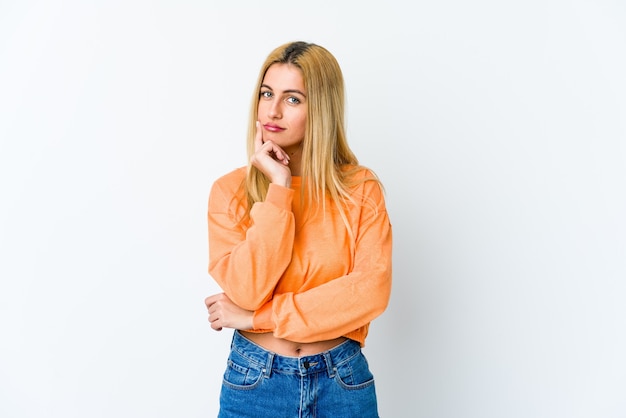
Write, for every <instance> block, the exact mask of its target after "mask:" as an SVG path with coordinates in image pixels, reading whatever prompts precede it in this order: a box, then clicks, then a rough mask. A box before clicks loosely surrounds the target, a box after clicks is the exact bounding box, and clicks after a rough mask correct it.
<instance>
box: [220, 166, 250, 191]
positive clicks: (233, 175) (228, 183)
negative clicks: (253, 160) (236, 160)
mask: <svg viewBox="0 0 626 418" xmlns="http://www.w3.org/2000/svg"><path fill="white" fill-rule="evenodd" d="M246 172H247V167H245V166H244V167H239V168H236V169H234V170H233V171H231V172H229V173H226V174H224V175H223V176H221V177H219V178H218V179H217V180H215V182H213V188H220V189H236V188H239V186H240V185H241V182H242V181H244V179H245V178H246Z"/></svg>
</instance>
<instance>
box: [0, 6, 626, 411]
mask: <svg viewBox="0 0 626 418" xmlns="http://www.w3.org/2000/svg"><path fill="white" fill-rule="evenodd" d="M226 3H227V2H213V1H181V2H164V1H161V2H148V1H111V2H98V3H96V2H79V1H57V2H45V1H19V2H18V1H13V2H11V1H4V2H1V3H0V140H1V143H0V144H1V145H0V196H1V197H0V199H1V202H2V203H1V205H0V211H1V212H0V214H1V215H0V257H1V259H0V278H1V281H0V416H2V417H35V416H37V417H55V418H56V417H63V418H68V417H80V418H83V417H94V418H97V417H147V416H150V417H207V416H215V415H216V411H217V397H218V392H219V386H220V382H221V374H222V371H223V367H224V362H225V358H226V354H227V351H228V343H229V338H230V333H229V332H228V331H225V332H223V333H221V334H219V333H214V332H212V331H211V330H210V328H209V326H208V325H207V323H206V314H205V309H204V306H203V298H204V297H205V296H207V295H209V294H211V293H214V292H216V291H217V290H218V289H217V287H216V286H215V285H214V284H213V283H212V280H211V278H210V277H209V276H208V274H207V273H206V263H207V254H206V253H207V243H206V220H205V211H206V200H207V196H208V191H209V187H210V185H211V183H212V181H213V180H215V179H216V178H217V177H218V176H219V175H221V174H223V173H225V172H227V171H229V170H231V169H232V168H234V167H236V166H239V165H243V164H245V150H244V138H243V136H244V132H245V123H246V116H247V110H248V104H249V99H250V97H251V94H252V91H251V88H252V86H253V84H254V80H255V77H256V74H257V71H258V68H259V66H260V64H261V62H262V60H263V59H264V57H265V56H266V54H267V53H268V52H269V51H270V50H271V49H272V48H274V47H275V46H277V45H279V44H282V43H283V42H287V41H291V40H298V39H302V40H306V41H312V42H315V43H319V44H321V45H323V46H326V47H327V48H328V49H329V50H331V51H332V52H333V53H334V54H335V55H336V57H337V58H338V60H339V61H340V63H341V65H342V67H343V69H344V72H345V77H346V81H347V88H348V109H349V115H348V122H349V133H350V141H351V145H352V147H353V148H354V150H355V151H356V152H357V154H358V156H359V157H360V159H361V161H362V163H364V164H366V165H368V166H370V167H371V168H373V169H374V170H375V171H376V172H378V174H379V175H380V177H381V178H382V180H383V181H384V183H385V185H386V188H387V192H388V206H389V211H390V213H391V216H392V222H393V224H394V231H395V253H394V272H395V274H394V293H393V297H392V301H391V305H390V307H389V310H388V311H387V312H386V313H385V314H384V315H383V316H382V317H381V318H380V319H378V320H376V321H375V322H374V323H373V325H372V328H371V334H370V338H369V339H368V346H367V347H366V354H367V355H368V357H369V359H370V363H371V366H372V369H373V370H374V372H375V374H376V376H377V381H378V383H377V385H378V386H377V387H378V392H379V402H380V412H381V415H382V416H385V417H425V418H448V417H449V418H457V417H463V418H470V417H472V418H473V417H476V418H487V417H494V418H496V417H498V418H500V417H507V418H511V417H532V418H537V417H546V418H554V417H567V418H574V417H607V418H608V417H623V416H625V415H626V397H624V393H626V360H625V356H624V355H623V353H624V352H626V337H625V335H624V329H625V326H626V308H625V307H624V299H625V296H626V284H625V279H626V221H625V216H624V214H625V213H626V185H625V183H626V141H625V139H626V99H625V98H626V81H625V77H624V74H626V52H625V51H626V7H625V6H624V3H623V2H621V1H610V0H595V1H591V0H588V1H582V0H579V1H557V0H544V1H536V0H531V1H526V2H498V1H487V0H479V1H476V2H464V1H460V0H448V1H440V2H416V3H413V4H411V6H410V7H409V6H408V4H409V3H410V2H401V1H397V0H396V1H386V2H384V3H383V2H381V3H378V2H376V3H372V4H369V3H367V2H359V3H354V4H353V3H350V4H347V3H348V2H346V4H345V5H344V3H341V2H335V1H317V2H313V3H309V4H307V5H299V4H296V3H294V2H287V1H275V0H272V1H269V0H268V1H265V2H252V1H249V2H231V3H229V4H239V9H238V8H237V6H225V4H226ZM354 7H357V8H354Z"/></svg>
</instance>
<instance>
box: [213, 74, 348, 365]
mask: <svg viewBox="0 0 626 418" xmlns="http://www.w3.org/2000/svg"><path fill="white" fill-rule="evenodd" d="M259 94H260V99H259V107H258V121H257V123H256V127H257V132H256V137H255V139H254V145H255V153H254V154H253V155H252V157H251V158H250V163H251V164H252V165H253V166H254V167H256V168H258V169H259V170H260V171H261V172H263V173H264V174H265V175H266V176H267V177H268V178H269V179H270V182H271V183H274V184H277V185H279V186H283V187H290V186H291V177H292V176H299V175H300V162H301V157H302V141H303V140H304V132H305V130H306V118H307V96H306V90H305V88H304V80H303V79H302V73H301V72H300V70H299V69H298V68H297V67H294V66H291V65H289V64H273V65H272V66H270V68H269V69H268V70H267V72H266V73H265V77H264V78H263V83H262V85H261V90H260V92H259ZM204 302H205V304H206V306H207V309H208V311H209V322H210V323H211V328H213V329H214V330H216V331H220V330H222V328H233V329H238V330H241V331H243V333H244V335H245V336H246V337H247V338H249V339H251V340H252V341H254V342H256V343H257V344H259V345H260V346H262V347H264V348H265V349H267V350H270V351H273V352H275V353H278V354H281V355H285V356H304V355H311V354H317V353H320V352H322V351H325V350H328V349H330V348H332V347H334V346H336V345H337V344H339V343H341V342H342V341H344V340H345V338H343V337H340V338H337V339H334V340H330V341H319V342H315V343H306V344H305V343H296V342H293V341H287V340H283V339H280V338H276V337H274V336H273V334H272V333H264V334H258V333H250V332H245V330H251V329H253V328H254V324H253V316H254V312H253V311H248V310H245V309H242V308H240V307H239V306H237V305H236V304H234V303H233V302H232V301H231V300H230V298H229V297H228V296H227V295H226V294H225V293H218V294H216V295H213V296H209V297H208V298H206V299H205V301H204Z"/></svg>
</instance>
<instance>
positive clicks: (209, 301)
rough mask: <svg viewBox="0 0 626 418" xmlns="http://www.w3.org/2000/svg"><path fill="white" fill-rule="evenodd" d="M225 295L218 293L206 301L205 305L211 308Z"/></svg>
mask: <svg viewBox="0 0 626 418" xmlns="http://www.w3.org/2000/svg"><path fill="white" fill-rule="evenodd" d="M222 295H223V293H217V294H215V295H212V296H209V297H207V298H205V299H204V304H205V305H206V307H207V308H210V307H211V305H213V304H214V303H215V302H217V300H218V299H219V298H220V297H221V296H222Z"/></svg>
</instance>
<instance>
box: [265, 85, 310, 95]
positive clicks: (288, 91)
mask: <svg viewBox="0 0 626 418" xmlns="http://www.w3.org/2000/svg"><path fill="white" fill-rule="evenodd" d="M261 87H265V88H266V89H270V90H272V91H274V89H273V88H271V87H270V86H268V85H267V84H261ZM283 93H298V94H299V95H301V96H302V97H305V98H306V94H304V93H302V92H301V91H300V90H298V89H289V90H285V91H284V92H283Z"/></svg>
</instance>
